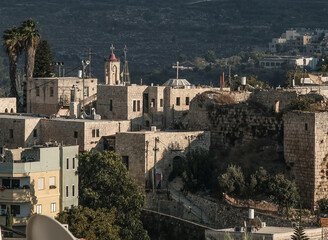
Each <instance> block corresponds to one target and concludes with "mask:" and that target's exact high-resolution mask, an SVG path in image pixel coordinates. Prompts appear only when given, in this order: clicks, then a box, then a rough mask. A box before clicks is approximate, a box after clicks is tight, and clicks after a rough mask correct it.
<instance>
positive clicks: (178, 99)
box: [176, 97, 180, 106]
mask: <svg viewBox="0 0 328 240" xmlns="http://www.w3.org/2000/svg"><path fill="white" fill-rule="evenodd" d="M176 105H177V106H180V97H177V100H176Z"/></svg>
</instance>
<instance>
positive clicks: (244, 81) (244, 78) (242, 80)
mask: <svg viewBox="0 0 328 240" xmlns="http://www.w3.org/2000/svg"><path fill="white" fill-rule="evenodd" d="M241 85H243V86H246V77H242V78H241Z"/></svg>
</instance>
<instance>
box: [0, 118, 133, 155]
mask: <svg viewBox="0 0 328 240" xmlns="http://www.w3.org/2000/svg"><path fill="white" fill-rule="evenodd" d="M130 127H131V126H130V121H110V120H90V119H65V118H52V119H47V118H40V117H37V116H29V115H22V116H19V115H12V114H7V115H6V114H3V115H0V153H1V152H2V151H3V149H4V148H19V147H23V148H24V147H33V146H34V145H40V144H45V143H47V142H53V141H57V142H58V143H60V144H62V145H64V146H65V145H79V146H80V151H90V150H93V149H98V150H102V149H103V138H102V137H104V136H110V135H115V133H116V132H126V131H128V130H130Z"/></svg>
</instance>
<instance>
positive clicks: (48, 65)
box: [33, 40, 55, 77]
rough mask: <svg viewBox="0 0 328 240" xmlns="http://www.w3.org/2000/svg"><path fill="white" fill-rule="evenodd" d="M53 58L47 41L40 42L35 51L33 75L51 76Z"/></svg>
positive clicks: (52, 72)
mask: <svg viewBox="0 0 328 240" xmlns="http://www.w3.org/2000/svg"><path fill="white" fill-rule="evenodd" d="M53 63H54V58H53V54H52V51H51V48H50V45H49V43H48V42H47V41H46V40H43V41H41V42H40V44H39V46H38V48H37V49H36V53H35V64H34V73H33V76H34V77H51V76H53V74H54V73H55V68H54V64H53Z"/></svg>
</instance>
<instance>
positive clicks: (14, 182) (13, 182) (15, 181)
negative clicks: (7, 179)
mask: <svg viewBox="0 0 328 240" xmlns="http://www.w3.org/2000/svg"><path fill="white" fill-rule="evenodd" d="M19 183H20V181H19V179H12V180H11V187H12V188H19V185H20V184H19Z"/></svg>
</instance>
